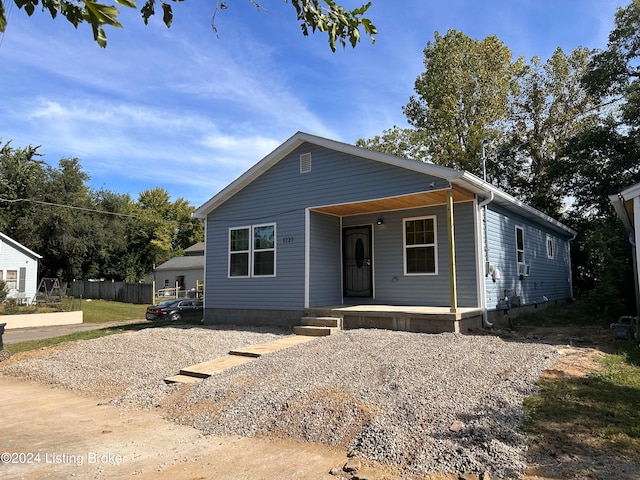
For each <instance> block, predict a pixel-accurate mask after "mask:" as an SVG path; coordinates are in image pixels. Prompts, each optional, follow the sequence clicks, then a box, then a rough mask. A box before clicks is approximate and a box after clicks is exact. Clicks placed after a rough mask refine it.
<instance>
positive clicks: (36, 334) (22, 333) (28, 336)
mask: <svg viewBox="0 0 640 480" xmlns="http://www.w3.org/2000/svg"><path fill="white" fill-rule="evenodd" d="M0 323H1V317H0ZM134 323H135V324H138V323H148V324H149V325H151V324H152V323H153V322H150V321H148V320H124V321H119V322H104V323H77V324H73V325H55V326H50V327H30V328H12V329H11V330H5V331H4V335H3V336H2V339H3V342H4V344H5V345H10V344H12V343H19V342H27V341H29V340H44V339H45V338H54V337H61V336H63V335H69V334H70V333H76V332H86V331H88V330H99V329H101V328H111V327H118V326H123V325H131V324H134Z"/></svg>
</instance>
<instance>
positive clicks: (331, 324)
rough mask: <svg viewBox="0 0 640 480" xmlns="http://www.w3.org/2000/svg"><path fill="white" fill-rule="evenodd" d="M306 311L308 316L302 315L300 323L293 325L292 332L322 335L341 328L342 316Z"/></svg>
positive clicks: (332, 332)
mask: <svg viewBox="0 0 640 480" xmlns="http://www.w3.org/2000/svg"><path fill="white" fill-rule="evenodd" d="M308 313H309V316H306V317H302V319H301V320H300V323H301V325H299V326H295V327H293V333H295V334H296V335H306V336H310V337H324V336H326V335H332V334H334V333H336V332H339V331H340V330H342V317H340V316H328V315H326V314H322V313H320V314H314V313H313V312H308Z"/></svg>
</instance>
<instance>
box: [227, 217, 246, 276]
mask: <svg viewBox="0 0 640 480" xmlns="http://www.w3.org/2000/svg"><path fill="white" fill-rule="evenodd" d="M250 230H251V229H250V228H249V227H247V228H237V229H233V230H231V231H230V232H229V276H231V277H248V276H249V245H250V243H249V232H250Z"/></svg>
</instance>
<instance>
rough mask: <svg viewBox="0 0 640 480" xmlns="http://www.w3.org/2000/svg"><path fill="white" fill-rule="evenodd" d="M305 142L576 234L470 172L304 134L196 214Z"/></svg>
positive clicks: (205, 212) (196, 213)
mask: <svg viewBox="0 0 640 480" xmlns="http://www.w3.org/2000/svg"><path fill="white" fill-rule="evenodd" d="M305 142H306V143H310V144H313V145H317V146H319V147H324V148H327V149H330V150H333V151H336V152H341V153H345V154H348V155H354V156H357V157H360V158H365V159H369V160H373V161H377V162H381V163H385V164H388V165H392V166H396V167H400V168H404V169H407V170H411V171H415V172H418V173H421V174H424V175H431V176H434V177H438V178H442V179H444V180H446V181H448V182H450V183H451V184H456V185H460V186H461V187H462V188H464V189H466V190H469V191H471V192H472V193H476V194H480V195H490V194H491V193H493V194H494V197H495V199H494V202H495V203H497V204H499V205H501V206H503V207H505V208H507V209H509V210H512V211H515V212H516V213H519V214H520V215H522V216H524V217H525V218H529V219H531V220H533V221H535V222H537V223H541V222H544V223H546V224H548V225H549V226H550V227H551V228H553V229H554V230H557V231H559V232H560V233H562V234H563V235H569V236H572V235H575V231H574V230H572V229H570V228H569V227H567V226H565V225H563V224H562V223H560V222H558V221H557V220H555V219H553V218H551V217H549V216H548V215H545V214H544V213H542V212H540V211H539V210H536V209H535V208H533V207H531V206H529V205H526V204H525V203H523V202H521V201H519V200H517V199H516V198H514V197H512V196H511V195H509V194H508V193H506V192H503V191H502V190H499V189H497V188H495V187H494V186H492V185H490V184H489V183H487V182H485V181H483V180H481V179H480V178H478V177H476V176H475V175H473V174H471V173H469V172H464V171H462V172H461V171H458V170H454V169H452V168H447V167H441V166H438V165H434V164H433V163H427V162H418V161H415V160H409V159H406V158H401V157H395V156H393V155H389V154H386V153H380V152H375V151H372V150H368V149H366V148H361V147H356V146H355V145H349V144H346V143H342V142H337V141H335V140H330V139H328V138H323V137H318V136H316V135H311V134H308V133H304V132H297V133H295V134H294V135H293V136H292V137H290V138H289V139H288V140H286V141H285V142H284V143H283V144H281V145H280V146H279V147H277V148H276V149H275V150H273V151H272V152H271V153H270V154H268V155H267V156H266V157H264V158H263V159H262V160H260V161H259V162H258V163H256V164H255V165H253V166H252V167H251V168H250V169H249V170H247V171H246V172H245V173H243V174H242V175H241V176H240V177H238V178H237V179H236V180H234V181H233V182H232V183H230V184H229V185H228V186H227V187H225V188H223V189H222V190H221V191H220V192H219V193H217V194H216V195H214V196H213V197H211V198H210V199H209V200H208V201H207V202H205V203H204V204H203V205H202V206H200V207H199V208H197V209H196V210H195V211H194V212H193V214H192V215H193V216H194V217H197V218H204V217H206V216H207V215H208V214H209V213H210V212H212V211H213V210H215V209H216V208H217V207H219V206H220V205H222V204H223V203H224V202H226V201H227V200H229V199H230V198H231V197H233V196H234V195H235V194H236V193H238V192H239V191H240V190H242V189H243V188H244V187H246V186H247V185H249V184H250V183H251V182H253V181H254V180H255V179H256V178H258V177H259V176H260V175H262V174H263V173H265V172H266V171H267V170H269V169H270V168H271V167H272V166H273V165H275V164H277V163H278V162H279V161H280V160H282V159H283V158H285V157H286V156H287V155H289V154H290V153H291V152H293V151H294V150H295V149H296V148H298V147H299V146H300V145H302V144H303V143H305Z"/></svg>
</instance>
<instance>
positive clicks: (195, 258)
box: [156, 255, 204, 271]
mask: <svg viewBox="0 0 640 480" xmlns="http://www.w3.org/2000/svg"><path fill="white" fill-rule="evenodd" d="M195 268H202V269H204V256H203V255H188V256H184V257H173V258H170V259H169V260H167V261H166V262H164V263H163V264H161V265H158V266H157V267H156V271H162V270H189V269H195Z"/></svg>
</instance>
